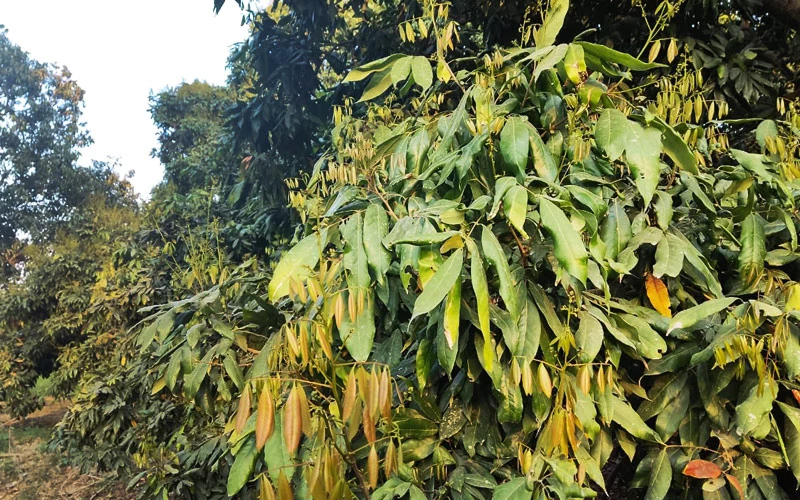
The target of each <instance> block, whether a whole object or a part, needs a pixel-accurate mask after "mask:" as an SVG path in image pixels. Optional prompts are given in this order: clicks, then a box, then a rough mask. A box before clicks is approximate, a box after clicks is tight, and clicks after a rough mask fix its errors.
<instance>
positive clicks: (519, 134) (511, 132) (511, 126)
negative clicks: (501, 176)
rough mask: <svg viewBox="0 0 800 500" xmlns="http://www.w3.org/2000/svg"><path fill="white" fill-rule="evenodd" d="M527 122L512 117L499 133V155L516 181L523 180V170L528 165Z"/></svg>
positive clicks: (516, 116)
mask: <svg viewBox="0 0 800 500" xmlns="http://www.w3.org/2000/svg"><path fill="white" fill-rule="evenodd" d="M526 124H527V120H525V119H524V118H523V117H521V116H518V115H514V116H511V117H509V118H507V119H506V124H505V125H504V126H503V130H502V131H501V132H500V154H501V155H502V157H503V161H504V162H505V164H506V165H507V166H508V167H509V171H510V173H512V174H514V176H515V177H516V178H517V180H518V181H522V180H524V179H525V169H526V167H527V165H528V153H529V142H528V128H527V127H526Z"/></svg>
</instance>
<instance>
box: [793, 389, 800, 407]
mask: <svg viewBox="0 0 800 500" xmlns="http://www.w3.org/2000/svg"><path fill="white" fill-rule="evenodd" d="M792 396H794V399H795V400H796V401H797V404H800V391H798V390H797V389H792Z"/></svg>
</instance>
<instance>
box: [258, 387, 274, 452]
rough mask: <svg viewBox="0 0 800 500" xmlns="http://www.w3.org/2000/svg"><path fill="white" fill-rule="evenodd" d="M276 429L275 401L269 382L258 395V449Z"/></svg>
mask: <svg viewBox="0 0 800 500" xmlns="http://www.w3.org/2000/svg"><path fill="white" fill-rule="evenodd" d="M274 429H275V402H274V401H273V400H272V394H271V393H270V391H269V388H268V386H267V384H264V388H263V389H262V390H261V395H260V396H259V397H258V413H256V449H257V450H259V451H260V450H261V448H263V447H264V444H266V442H267V439H269V437H270V436H271V435H272V431H273V430H274Z"/></svg>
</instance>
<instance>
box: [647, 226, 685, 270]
mask: <svg viewBox="0 0 800 500" xmlns="http://www.w3.org/2000/svg"><path fill="white" fill-rule="evenodd" d="M682 270H683V250H681V243H680V240H677V239H676V238H675V237H673V236H672V235H671V234H665V235H664V237H663V238H661V241H659V242H658V245H657V246H656V262H655V264H653V276H655V277H657V278H660V277H662V276H670V277H672V278H675V277H677V276H678V275H679V274H680V273H681V271H682Z"/></svg>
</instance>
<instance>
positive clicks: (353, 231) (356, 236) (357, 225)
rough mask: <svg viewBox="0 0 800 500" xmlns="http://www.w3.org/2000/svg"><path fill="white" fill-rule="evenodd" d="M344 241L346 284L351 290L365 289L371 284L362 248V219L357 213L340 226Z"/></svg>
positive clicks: (365, 256)
mask: <svg viewBox="0 0 800 500" xmlns="http://www.w3.org/2000/svg"><path fill="white" fill-rule="evenodd" d="M340 230H341V233H342V237H343V238H344V240H345V243H346V244H345V249H344V259H343V262H344V268H345V269H346V270H347V271H348V276H347V283H348V285H349V286H350V287H351V288H366V287H369V286H370V285H371V283H372V279H371V278H370V276H369V270H368V260H367V252H366V250H365V248H364V218H363V217H362V215H361V212H357V213H356V214H354V215H353V216H351V217H350V218H349V219H347V221H346V222H345V223H344V224H342V225H341V229H340Z"/></svg>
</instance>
